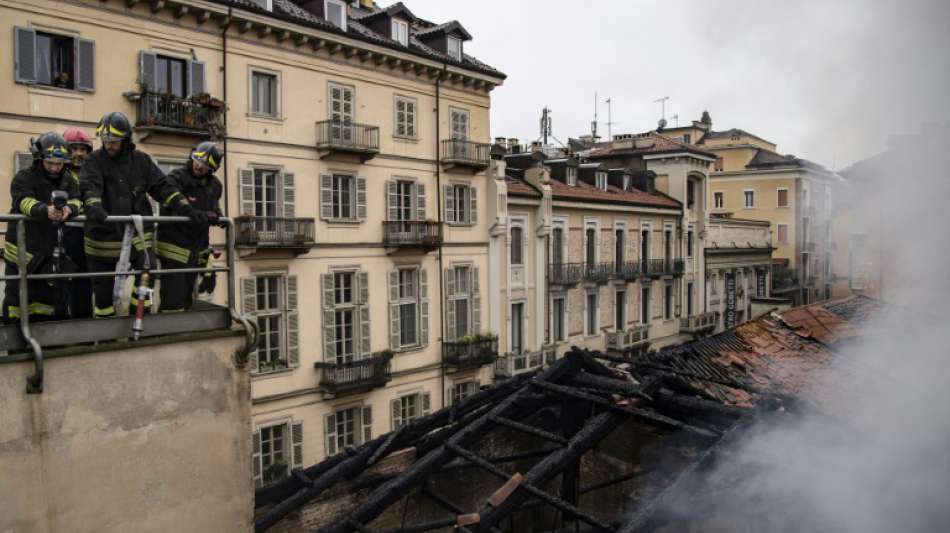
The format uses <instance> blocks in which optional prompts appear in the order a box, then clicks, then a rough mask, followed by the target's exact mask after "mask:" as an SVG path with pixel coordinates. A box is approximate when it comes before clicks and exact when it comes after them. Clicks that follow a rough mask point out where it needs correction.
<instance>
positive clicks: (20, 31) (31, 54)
mask: <svg viewBox="0 0 950 533" xmlns="http://www.w3.org/2000/svg"><path fill="white" fill-rule="evenodd" d="M14 29H15V33H16V37H15V40H14V48H15V49H16V50H15V51H14V57H15V58H16V59H15V61H16V66H15V68H14V70H15V73H14V79H15V80H16V81H17V82H18V83H34V82H36V32H35V31H34V30H32V29H30V28H19V27H18V28H14Z"/></svg>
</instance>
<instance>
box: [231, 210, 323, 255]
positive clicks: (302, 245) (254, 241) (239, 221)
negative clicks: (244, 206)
mask: <svg viewBox="0 0 950 533" xmlns="http://www.w3.org/2000/svg"><path fill="white" fill-rule="evenodd" d="M234 230H235V234H234V244H235V247H236V248H238V249H239V250H244V251H248V250H250V251H249V252H248V253H245V254H242V255H245V256H246V255H252V254H254V253H257V252H259V251H264V250H279V251H286V252H290V253H291V254H293V255H294V256H297V255H300V254H303V253H307V252H308V251H309V250H310V249H311V248H313V247H314V245H315V241H314V235H315V221H314V219H312V218H282V217H249V216H240V217H237V218H235V219H234Z"/></svg>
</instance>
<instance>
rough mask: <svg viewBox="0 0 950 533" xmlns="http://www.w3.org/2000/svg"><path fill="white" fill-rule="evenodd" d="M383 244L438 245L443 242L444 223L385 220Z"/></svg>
mask: <svg viewBox="0 0 950 533" xmlns="http://www.w3.org/2000/svg"><path fill="white" fill-rule="evenodd" d="M383 244H386V245H387V246H422V247H433V248H434V247H437V246H439V245H440V244H442V224H440V223H439V222H431V221H425V220H386V221H383Z"/></svg>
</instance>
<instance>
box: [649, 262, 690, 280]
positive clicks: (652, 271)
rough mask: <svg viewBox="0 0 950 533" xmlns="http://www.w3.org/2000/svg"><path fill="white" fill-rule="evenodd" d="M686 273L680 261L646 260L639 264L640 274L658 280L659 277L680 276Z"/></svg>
mask: <svg viewBox="0 0 950 533" xmlns="http://www.w3.org/2000/svg"><path fill="white" fill-rule="evenodd" d="M685 271H686V263H685V261H683V260H682V259H647V260H645V261H641V262H640V274H641V275H642V276H648V277H653V278H658V277H660V276H681V275H683V272H685Z"/></svg>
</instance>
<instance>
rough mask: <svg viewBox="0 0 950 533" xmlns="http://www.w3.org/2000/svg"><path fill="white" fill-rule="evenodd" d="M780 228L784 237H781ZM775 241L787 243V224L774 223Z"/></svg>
mask: <svg viewBox="0 0 950 533" xmlns="http://www.w3.org/2000/svg"><path fill="white" fill-rule="evenodd" d="M782 229H784V230H785V238H782ZM775 242H777V243H779V244H788V224H781V223H776V224H775Z"/></svg>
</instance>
